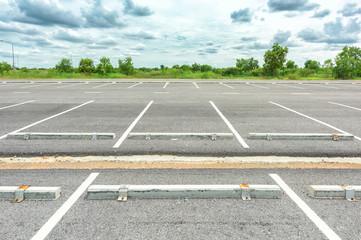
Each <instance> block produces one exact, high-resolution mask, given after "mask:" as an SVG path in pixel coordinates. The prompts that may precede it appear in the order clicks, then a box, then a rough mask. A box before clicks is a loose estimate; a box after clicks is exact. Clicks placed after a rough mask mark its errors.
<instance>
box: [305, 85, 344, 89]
mask: <svg viewBox="0 0 361 240" xmlns="http://www.w3.org/2000/svg"><path fill="white" fill-rule="evenodd" d="M309 86H318V87H323V88H332V89H339V88H337V87H330V86H323V85H319V84H310V85H309Z"/></svg>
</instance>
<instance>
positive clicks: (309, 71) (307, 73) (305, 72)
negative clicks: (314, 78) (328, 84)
mask: <svg viewBox="0 0 361 240" xmlns="http://www.w3.org/2000/svg"><path fill="white" fill-rule="evenodd" d="M316 71H317V70H315V69H310V68H304V69H299V70H298V72H299V74H300V76H301V77H308V76H310V75H312V74H315V73H316Z"/></svg>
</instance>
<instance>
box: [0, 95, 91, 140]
mask: <svg viewBox="0 0 361 240" xmlns="http://www.w3.org/2000/svg"><path fill="white" fill-rule="evenodd" d="M92 102H94V100H91V101H89V102H86V103H83V104H80V105H79V106H76V107H73V108H71V109H68V110H66V111H64V112H61V113H58V114H55V115H53V116H50V117H48V118H45V119H43V120H40V121H37V122H35V123H32V124H30V125H27V126H25V127H23V128H20V129H18V130H15V131H12V132H11V133H17V132H20V131H22V130H24V129H27V128H30V127H32V126H35V125H37V124H39V123H42V122H45V121H47V120H50V119H52V118H55V117H58V116H60V115H63V114H65V113H68V112H70V111H73V110H75V109H77V108H80V107H82V106H85V105H87V104H89V103H92ZM7 136H8V135H7V134H5V135H3V136H1V137H0V139H4V138H6V137H7Z"/></svg>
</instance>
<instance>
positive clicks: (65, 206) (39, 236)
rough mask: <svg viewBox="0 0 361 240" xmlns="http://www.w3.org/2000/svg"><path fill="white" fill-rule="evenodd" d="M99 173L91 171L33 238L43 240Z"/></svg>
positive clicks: (33, 239) (32, 239)
mask: <svg viewBox="0 0 361 240" xmlns="http://www.w3.org/2000/svg"><path fill="white" fill-rule="evenodd" d="M98 175H99V173H91V174H90V175H89V177H88V178H87V179H86V180H85V181H84V182H83V183H82V184H81V185H80V186H79V187H78V189H77V190H76V191H75V192H74V193H73V194H72V195H71V196H70V197H69V198H68V200H66V202H65V203H64V204H63V205H62V206H61V207H60V208H59V209H58V210H57V211H56V212H55V213H54V215H53V216H51V217H50V218H49V220H48V221H47V222H46V223H45V224H44V225H43V226H42V227H41V228H40V230H39V231H38V232H37V233H36V234H35V235H34V237H32V238H31V240H43V239H45V238H46V237H47V236H48V234H49V233H50V232H51V231H52V230H53V228H54V227H55V226H56V224H57V223H58V222H59V221H60V220H61V219H62V218H63V217H64V215H65V214H66V213H67V212H68V211H69V209H70V208H71V207H72V206H73V205H74V203H75V202H76V201H77V200H78V199H79V198H80V196H81V195H82V194H83V193H84V192H85V191H86V190H87V188H88V187H89V186H90V184H92V182H93V181H94V180H95V179H96V178H97V177H98Z"/></svg>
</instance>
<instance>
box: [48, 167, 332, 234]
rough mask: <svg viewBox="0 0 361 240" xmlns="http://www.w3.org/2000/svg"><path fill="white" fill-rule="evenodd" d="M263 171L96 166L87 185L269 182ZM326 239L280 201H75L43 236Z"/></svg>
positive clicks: (288, 202)
mask: <svg viewBox="0 0 361 240" xmlns="http://www.w3.org/2000/svg"><path fill="white" fill-rule="evenodd" d="M268 173H269V171H268V170H211V169H207V170H202V169H201V170H167V169H164V170H148V169H145V170H100V175H99V177H98V178H97V179H96V180H95V181H94V183H93V184H109V185H111V184H123V183H125V184H238V183H249V184H275V183H274V181H273V180H272V179H271V178H270V177H269V176H268ZM90 238H91V239H119V238H122V239H144V238H147V239H205V238H206V239H223V238H227V239H240V238H244V239H326V238H325V237H324V236H323V234H322V233H321V232H320V231H319V230H318V229H317V228H316V227H315V226H314V225H313V223H312V222H310V221H309V220H308V218H307V217H306V216H305V215H304V214H303V212H301V210H299V209H297V208H296V207H295V206H294V204H293V202H292V201H291V200H290V199H289V198H288V197H286V196H284V195H283V196H282V199H280V200H261V199H258V200H257V199H253V200H252V201H247V202H244V201H242V200H239V199H188V200H185V199H174V200H173V199H168V200H161V199H155V200H145V199H143V200H137V199H129V200H128V201H127V202H124V203H119V202H117V201H115V200H114V201H112V200H107V201H97V200H87V199H79V200H78V202H77V203H76V204H75V205H74V206H73V208H72V209H70V211H69V212H68V214H67V215H65V217H64V219H63V220H62V221H61V222H60V223H59V224H58V225H57V226H56V227H55V229H54V230H53V232H51V234H50V235H49V239H90Z"/></svg>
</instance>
